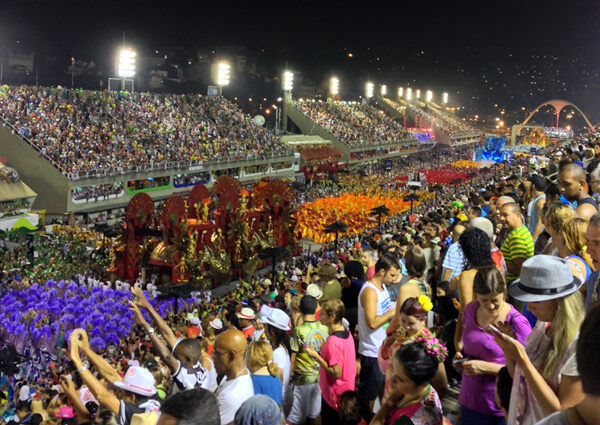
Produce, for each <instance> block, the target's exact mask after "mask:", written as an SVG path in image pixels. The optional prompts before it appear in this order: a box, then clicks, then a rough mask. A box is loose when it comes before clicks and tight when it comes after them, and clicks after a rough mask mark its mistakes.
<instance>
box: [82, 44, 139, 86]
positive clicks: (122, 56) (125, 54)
mask: <svg viewBox="0 0 600 425" xmlns="http://www.w3.org/2000/svg"><path fill="white" fill-rule="evenodd" d="M135 57H136V52H135V51H133V50H131V49H128V48H123V49H121V50H120V51H119V56H118V58H117V77H116V78H109V79H108V89H109V90H116V91H118V90H121V91H125V88H126V83H127V82H130V83H131V91H133V89H134V80H133V77H135ZM71 62H74V59H73V58H71Z"/></svg>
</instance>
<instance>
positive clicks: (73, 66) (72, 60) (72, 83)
mask: <svg viewBox="0 0 600 425" xmlns="http://www.w3.org/2000/svg"><path fill="white" fill-rule="evenodd" d="M71 88H72V89H73V88H75V58H74V57H72V58H71Z"/></svg>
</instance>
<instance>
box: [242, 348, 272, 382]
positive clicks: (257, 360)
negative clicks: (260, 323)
mask: <svg viewBox="0 0 600 425" xmlns="http://www.w3.org/2000/svg"><path fill="white" fill-rule="evenodd" d="M246 366H247V367H248V369H249V370H250V373H254V372H256V371H257V370H258V369H260V368H263V367H265V366H267V370H268V371H269V374H270V375H271V376H277V375H278V374H279V367H278V366H277V364H276V363H273V348H271V344H269V343H268V342H266V341H254V342H251V343H250V345H248V357H247V358H246Z"/></svg>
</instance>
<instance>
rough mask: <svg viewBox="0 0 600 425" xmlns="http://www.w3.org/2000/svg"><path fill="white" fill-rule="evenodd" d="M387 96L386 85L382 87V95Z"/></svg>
mask: <svg viewBox="0 0 600 425" xmlns="http://www.w3.org/2000/svg"><path fill="white" fill-rule="evenodd" d="M386 94H387V86H386V85H385V84H384V85H383V86H381V95H382V96H385V95H386Z"/></svg>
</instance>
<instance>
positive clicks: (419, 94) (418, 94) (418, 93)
mask: <svg viewBox="0 0 600 425" xmlns="http://www.w3.org/2000/svg"><path fill="white" fill-rule="evenodd" d="M416 96H417V99H420V98H421V90H417V94H416Z"/></svg>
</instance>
